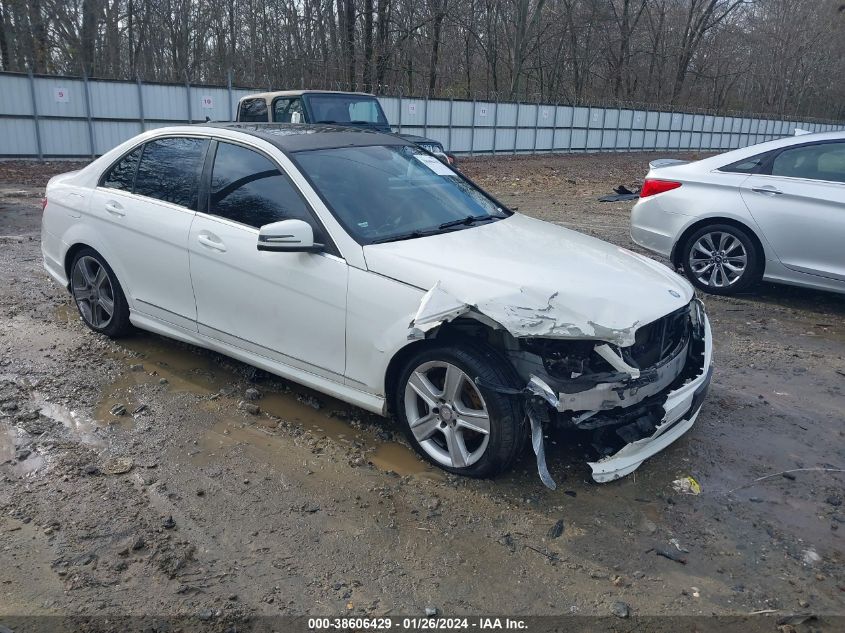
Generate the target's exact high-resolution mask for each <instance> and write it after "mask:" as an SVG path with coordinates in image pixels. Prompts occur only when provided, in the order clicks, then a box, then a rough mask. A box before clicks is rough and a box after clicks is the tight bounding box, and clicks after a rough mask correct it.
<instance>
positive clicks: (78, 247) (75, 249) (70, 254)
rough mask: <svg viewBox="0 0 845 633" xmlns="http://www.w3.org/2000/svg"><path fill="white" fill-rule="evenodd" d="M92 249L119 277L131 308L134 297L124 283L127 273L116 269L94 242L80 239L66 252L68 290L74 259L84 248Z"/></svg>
mask: <svg viewBox="0 0 845 633" xmlns="http://www.w3.org/2000/svg"><path fill="white" fill-rule="evenodd" d="M86 248H87V249H90V250H92V251H94V252H95V253H96V254H97V255H98V256H99V257H101V258H102V260H103V261H104V262H105V263H106V265H107V266H108V267H109V268H110V269H111V272H112V274H113V275H114V276H115V277H116V278H117V283H118V284H120V288H121V290H122V291H123V294H124V296H125V297H126V301H127V303H129V305H130V308H131V306H132V299H131V294H130V292H129V289H128V288H127V287H126V284H125V283H124V277H125V275H122V274H121V272H120V271H118V270H116V267H115V264H114V262H113V261H111V260H110V259H109V258H108V257H106V256H105V255H103V253H102V251H101V250H100V249H99V248H97V247H96V246H94V245H93V244H89V243H88V242H84V241H79V242H75V243H74V244H71V245H70V247H69V248H68V249H67V251H66V252H65V257H64V262H63V265H64V270H65V275H66V276H67V290H68V292H70V285H71V266H73V260H74V258H75V257H76V255H77V253H79V252H80V251H82V250H85V249H86Z"/></svg>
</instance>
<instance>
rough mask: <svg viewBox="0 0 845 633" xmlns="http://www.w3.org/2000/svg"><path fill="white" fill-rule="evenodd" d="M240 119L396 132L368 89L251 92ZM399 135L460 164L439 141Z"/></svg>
mask: <svg viewBox="0 0 845 633" xmlns="http://www.w3.org/2000/svg"><path fill="white" fill-rule="evenodd" d="M237 120H238V121H243V122H255V123H258V122H260V123H270V122H272V123H326V124H331V125H346V126H356V127H366V128H370V129H373V130H377V131H379V132H386V133H388V134H392V133H393V130H392V129H391V128H390V123H388V121H387V117H386V116H385V115H384V110H382V107H381V104H380V103H379V101H378V99H376V97H375V95H371V94H368V93H366V92H336V91H329V90H283V91H276V92H262V93H259V94H252V95H247V96H245V97H241V99H240V101H239V102H238V115H237ZM397 136H399V137H401V138H403V139H405V140H406V141H410V142H411V143H414V144H415V145H418V146H419V147H421V148H423V149H424V150H426V151H428V152H431V153H432V154H434V155H435V156H437V157H438V158H439V159H440V160H441V161H443V162H444V163H446V164H448V165H450V166H452V167H455V166H456V165H455V157H454V156H452V155H451V154H447V153H446V151H445V150H444V149H443V145H442V144H441V143H440V142H439V141H435V140H432V139H430V138H425V137H424V136H416V135H414V134H397Z"/></svg>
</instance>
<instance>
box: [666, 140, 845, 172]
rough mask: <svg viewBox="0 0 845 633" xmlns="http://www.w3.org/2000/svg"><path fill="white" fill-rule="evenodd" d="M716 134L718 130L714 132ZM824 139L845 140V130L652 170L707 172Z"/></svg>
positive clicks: (770, 142)
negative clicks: (759, 155)
mask: <svg viewBox="0 0 845 633" xmlns="http://www.w3.org/2000/svg"><path fill="white" fill-rule="evenodd" d="M716 134H718V132H716ZM825 141H845V131H843V130H835V131H829V132H813V133H812V134H798V135H793V136H784V137H781V138H777V139H774V140H772V141H764V142H763V143H757V144H755V145H747V146H746V147H740V148H737V149H733V150H729V151H726V152H722V153H720V154H716V155H715V156H709V157H707V158H702V159H701V160H697V161H694V162H691V163H684V164H682V165H667V166H665V167H655V168H654V170H660V173H661V174H664V175H666V176H669V175H670V174H671V173H672V172H676V171H677V172H678V173H690V172H707V171H711V170H713V169H718V168H720V167H724V166H725V165H730V164H732V163H735V162H737V161H740V160H744V159H746V158H751V157H752V156H757V155H758V154H765V153H766V152H771V151H774V150H779V149H784V148H787V147H791V146H793V145H806V144H808V143H820V142H825Z"/></svg>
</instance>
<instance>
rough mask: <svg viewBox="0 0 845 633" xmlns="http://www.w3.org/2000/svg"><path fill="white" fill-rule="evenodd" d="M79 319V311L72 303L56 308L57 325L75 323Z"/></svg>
mask: <svg viewBox="0 0 845 633" xmlns="http://www.w3.org/2000/svg"><path fill="white" fill-rule="evenodd" d="M80 318H81V317H80V316H79V310H77V309H76V306H75V305H74V304H72V303H63V304H61V305H59V306H58V307H57V308H56V320H57V321H59V323H67V324H70V323H76V322H77V321H79V320H80Z"/></svg>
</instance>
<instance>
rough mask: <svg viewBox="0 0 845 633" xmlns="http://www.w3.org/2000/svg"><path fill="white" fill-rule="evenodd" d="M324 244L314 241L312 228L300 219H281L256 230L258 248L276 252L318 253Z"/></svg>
mask: <svg viewBox="0 0 845 633" xmlns="http://www.w3.org/2000/svg"><path fill="white" fill-rule="evenodd" d="M323 248H324V246H323V245H322V244H319V243H317V242H315V241H314V230H313V229H312V228H311V225H310V224H308V223H307V222H304V221H302V220H282V221H281V222H273V223H272V224H265V225H264V226H262V227H261V228H260V229H259V230H258V250H260V251H274V252H277V253H318V252H320V251H322V250H323Z"/></svg>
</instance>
